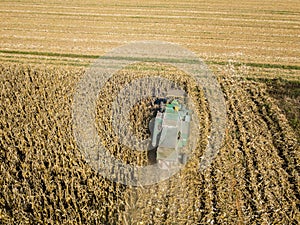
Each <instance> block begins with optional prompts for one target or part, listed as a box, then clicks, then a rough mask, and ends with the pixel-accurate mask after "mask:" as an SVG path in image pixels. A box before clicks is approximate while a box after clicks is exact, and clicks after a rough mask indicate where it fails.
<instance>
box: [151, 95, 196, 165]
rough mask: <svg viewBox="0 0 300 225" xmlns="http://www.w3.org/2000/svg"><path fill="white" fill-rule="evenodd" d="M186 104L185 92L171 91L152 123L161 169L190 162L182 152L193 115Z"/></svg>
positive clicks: (162, 100) (154, 144)
mask: <svg viewBox="0 0 300 225" xmlns="http://www.w3.org/2000/svg"><path fill="white" fill-rule="evenodd" d="M186 103H187V102H186V96H185V92H184V91H181V90H171V91H169V92H168V95H167V98H165V99H161V101H160V105H159V110H158V111H157V114H156V117H155V118H153V119H152V120H151V122H150V131H151V135H152V143H151V144H152V146H153V147H155V148H157V151H156V153H157V154H156V161H157V163H158V165H159V166H160V168H163V169H168V168H170V167H172V166H176V165H178V163H181V164H186V162H187V160H188V155H187V154H186V153H183V152H182V150H183V148H184V146H186V145H187V142H188V139H189V136H190V121H191V113H192V112H191V110H188V109H187V106H186Z"/></svg>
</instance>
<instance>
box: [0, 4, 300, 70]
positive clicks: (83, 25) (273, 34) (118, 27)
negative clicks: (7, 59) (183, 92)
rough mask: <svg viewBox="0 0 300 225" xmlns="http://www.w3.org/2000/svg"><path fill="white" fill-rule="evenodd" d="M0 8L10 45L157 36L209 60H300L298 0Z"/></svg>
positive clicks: (82, 45) (54, 48)
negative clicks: (285, 0)
mask: <svg viewBox="0 0 300 225" xmlns="http://www.w3.org/2000/svg"><path fill="white" fill-rule="evenodd" d="M170 5H172V7H170ZM258 6H259V7H258ZM234 7H237V8H234ZM279 9H280V10H279ZM0 15H1V16H2V17H3V22H2V25H3V26H2V29H1V30H0V44H1V46H2V49H4V48H5V49H7V50H16V51H18V50H19V51H38V52H41V51H46V52H62V53H64V54H68V53H72V54H78V53H79V52H80V53H82V54H84V55H101V54H104V53H105V52H107V51H109V50H110V49H111V48H113V47H116V46H118V45H121V44H125V43H127V42H128V41H134V40H149V39H154V40H165V41H170V42H175V43H179V44H181V45H182V46H185V47H188V48H189V49H191V50H192V51H194V52H196V53H197V54H201V53H202V54H203V55H205V54H207V55H208V61H213V60H214V58H215V57H217V58H220V59H221V60H220V61H227V60H228V59H229V58H230V59H233V60H237V61H240V62H249V63H262V64H270V65H272V64H276V63H278V64H280V65H288V66H293V65H296V66H299V59H298V55H299V46H298V44H297V43H298V42H299V41H298V39H299V26H300V20H299V18H298V17H299V16H298V15H299V4H297V1H290V2H289V3H286V2H284V1H277V2H276V4H274V3H273V2H272V1H266V2H264V3H262V2H259V1H256V0H255V1H251V2H248V3H243V6H241V4H240V2H239V1H237V0H234V1H231V2H230V4H227V3H226V4H225V3H224V2H221V1H212V2H209V3H203V2H201V3H200V2H195V1H193V2H192V1H187V2H185V3H183V2H180V1H167V2H164V3H161V2H160V1H147V2H138V1H134V2H130V3H112V2H110V1H104V2H101V4H95V3H92V2H89V1H87V2H86V1H85V3H84V4H83V3H82V2H80V1H75V2H74V1H73V2H72V6H67V4H66V2H60V3H58V2H54V1H48V2H47V3H45V4H40V3H38V2H32V1H22V2H6V1H4V2H2V4H1V6H0ZM212 53H213V54H214V55H211V54H212Z"/></svg>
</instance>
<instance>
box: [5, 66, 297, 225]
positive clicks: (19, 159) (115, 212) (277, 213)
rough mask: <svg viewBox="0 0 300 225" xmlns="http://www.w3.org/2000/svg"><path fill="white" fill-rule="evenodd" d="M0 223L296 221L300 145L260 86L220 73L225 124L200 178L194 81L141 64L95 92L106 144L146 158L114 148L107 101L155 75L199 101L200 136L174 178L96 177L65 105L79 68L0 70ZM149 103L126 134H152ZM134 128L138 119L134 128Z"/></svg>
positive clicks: (199, 96) (203, 138) (124, 155)
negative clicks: (123, 181)
mask: <svg viewBox="0 0 300 225" xmlns="http://www.w3.org/2000/svg"><path fill="white" fill-rule="evenodd" d="M0 73H1V77H0V85H1V93H0V99H1V105H0V110H1V118H0V132H1V136H0V149H1V152H0V157H1V164H0V171H1V179H0V184H1V190H0V221H1V223H2V224H13V223H21V224H32V223H35V224H38V223H40V224H44V223H49V224H218V223H219V224H297V223H298V222H299V218H300V213H299V186H300V178H299V165H300V157H299V143H298V142H297V140H296V137H295V135H294V132H293V130H292V129H291V128H290V127H289V126H288V123H287V121H286V119H285V117H284V116H283V114H282V113H281V111H280V110H279V108H278V107H277V106H276V104H275V103H274V101H273V99H271V98H270V97H269V96H268V95H267V91H266V90H267V87H266V86H265V85H262V84H258V83H255V82H251V81H246V80H243V79H239V78H237V77H235V78H232V76H229V75H220V77H219V82H220V84H221V86H222V89H223V91H224V94H225V98H226V104H227V112H228V116H227V117H228V124H227V130H226V138H225V142H224V145H223V147H222V148H221V149H220V152H219V154H218V155H217V157H216V159H215V160H214V162H213V164H212V165H211V166H210V167H209V168H207V169H206V170H205V172H204V173H203V174H201V173H200V172H199V170H198V168H199V162H200V160H201V156H202V154H203V151H204V150H205V148H206V145H207V137H208V135H209V129H210V128H209V127H210V121H209V111H208V103H207V101H206V99H205V97H204V93H203V92H202V91H201V87H197V86H196V85H195V82H194V80H193V79H192V78H190V77H189V76H188V75H186V74H184V73H183V72H182V71H178V70H176V69H175V68H172V67H170V66H166V65H157V64H150V63H145V64H138V65H134V66H131V67H128V68H125V69H123V70H122V71H119V72H118V74H116V75H115V76H114V77H112V78H111V79H110V80H109V82H108V83H107V84H106V86H105V87H104V88H103V89H102V90H101V92H100V93H99V98H98V102H97V106H98V107H97V120H96V125H97V129H98V133H99V136H100V137H101V138H102V139H103V140H104V145H105V147H106V148H107V150H108V151H110V152H111V153H112V154H114V155H115V157H117V158H120V159H122V160H123V161H125V162H126V163H130V164H136V165H146V164H147V163H149V155H147V154H146V153H145V152H138V151H132V150H131V149H129V148H128V147H126V146H123V145H122V144H120V143H119V141H118V138H117V137H116V136H114V133H113V131H112V127H111V126H112V124H111V116H110V115H111V101H113V99H114V98H115V96H116V95H117V93H118V91H120V90H121V89H122V87H124V85H125V84H126V83H128V82H130V81H132V80H134V79H137V78H142V77H149V76H150V77H151V76H161V77H164V78H168V79H171V80H173V81H174V82H175V83H177V84H178V86H180V87H182V88H184V89H185V90H186V91H187V92H188V93H189V94H190V96H191V97H192V99H193V100H194V101H195V102H196V103H197V104H196V105H195V107H194V108H193V110H194V113H197V116H198V118H199V138H198V142H197V145H196V148H195V149H194V151H193V153H194V155H193V157H192V158H191V160H190V161H189V162H188V164H187V165H186V167H185V168H184V169H183V170H182V171H180V173H178V174H176V175H175V176H173V177H171V178H170V179H169V180H166V181H163V182H161V183H158V184H155V185H152V186H146V187H130V186H124V185H120V184H116V183H113V182H111V181H109V180H107V179H105V178H103V177H101V176H100V175H99V174H98V173H97V172H96V171H94V170H93V169H92V168H91V167H90V166H89V165H88V164H87V163H85V160H84V158H83V157H82V156H81V154H80V151H79V149H78V148H77V146H76V143H75V140H74V138H73V135H72V123H71V117H72V115H71V105H72V96H73V93H74V89H75V86H76V83H77V82H78V80H79V79H80V77H81V76H82V75H83V73H84V71H83V70H81V69H78V68H72V67H70V68H69V69H62V68H58V67H46V68H42V67H40V68H38V67H37V66H35V67H31V66H22V65H16V64H3V65H1V66H0ZM153 100H154V99H153V98H147V99H144V100H142V101H141V102H139V103H138V104H137V105H135V106H134V107H133V110H132V113H131V115H130V118H129V120H130V128H129V129H132V131H133V133H135V134H136V135H137V136H138V137H143V138H144V137H149V131H148V130H147V124H148V123H147V120H149V116H151V113H150V111H151V108H152V107H153ZM133 121H136V122H133Z"/></svg>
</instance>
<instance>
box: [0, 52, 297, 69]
mask: <svg viewBox="0 0 300 225" xmlns="http://www.w3.org/2000/svg"><path fill="white" fill-rule="evenodd" d="M0 53H4V54H12V55H30V56H45V57H53V59H54V57H57V58H59V59H60V60H62V58H65V59H66V60H68V58H75V59H81V58H82V59H98V58H99V59H101V58H103V59H109V57H107V56H98V55H81V54H71V53H68V54H64V53H54V52H28V51H15V50H0ZM51 59H52V58H51ZM111 59H114V60H115V59H118V60H122V59H124V58H121V57H119V58H116V57H114V58H111ZM125 59H126V60H132V61H136V60H137V59H135V58H132V59H131V58H130V57H126V58H125ZM141 60H143V61H145V62H147V61H150V62H151V61H154V62H170V63H172V62H174V60H175V59H165V60H164V59H155V58H147V59H146V58H144V59H141ZM176 62H177V61H176ZM188 62H189V61H186V60H185V61H184V63H188ZM190 63H194V62H193V61H191V62H190ZM207 63H208V64H216V65H227V64H228V62H224V61H207ZM232 64H233V65H234V66H248V67H257V68H276V69H284V70H300V66H297V65H280V64H264V63H241V62H232Z"/></svg>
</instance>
